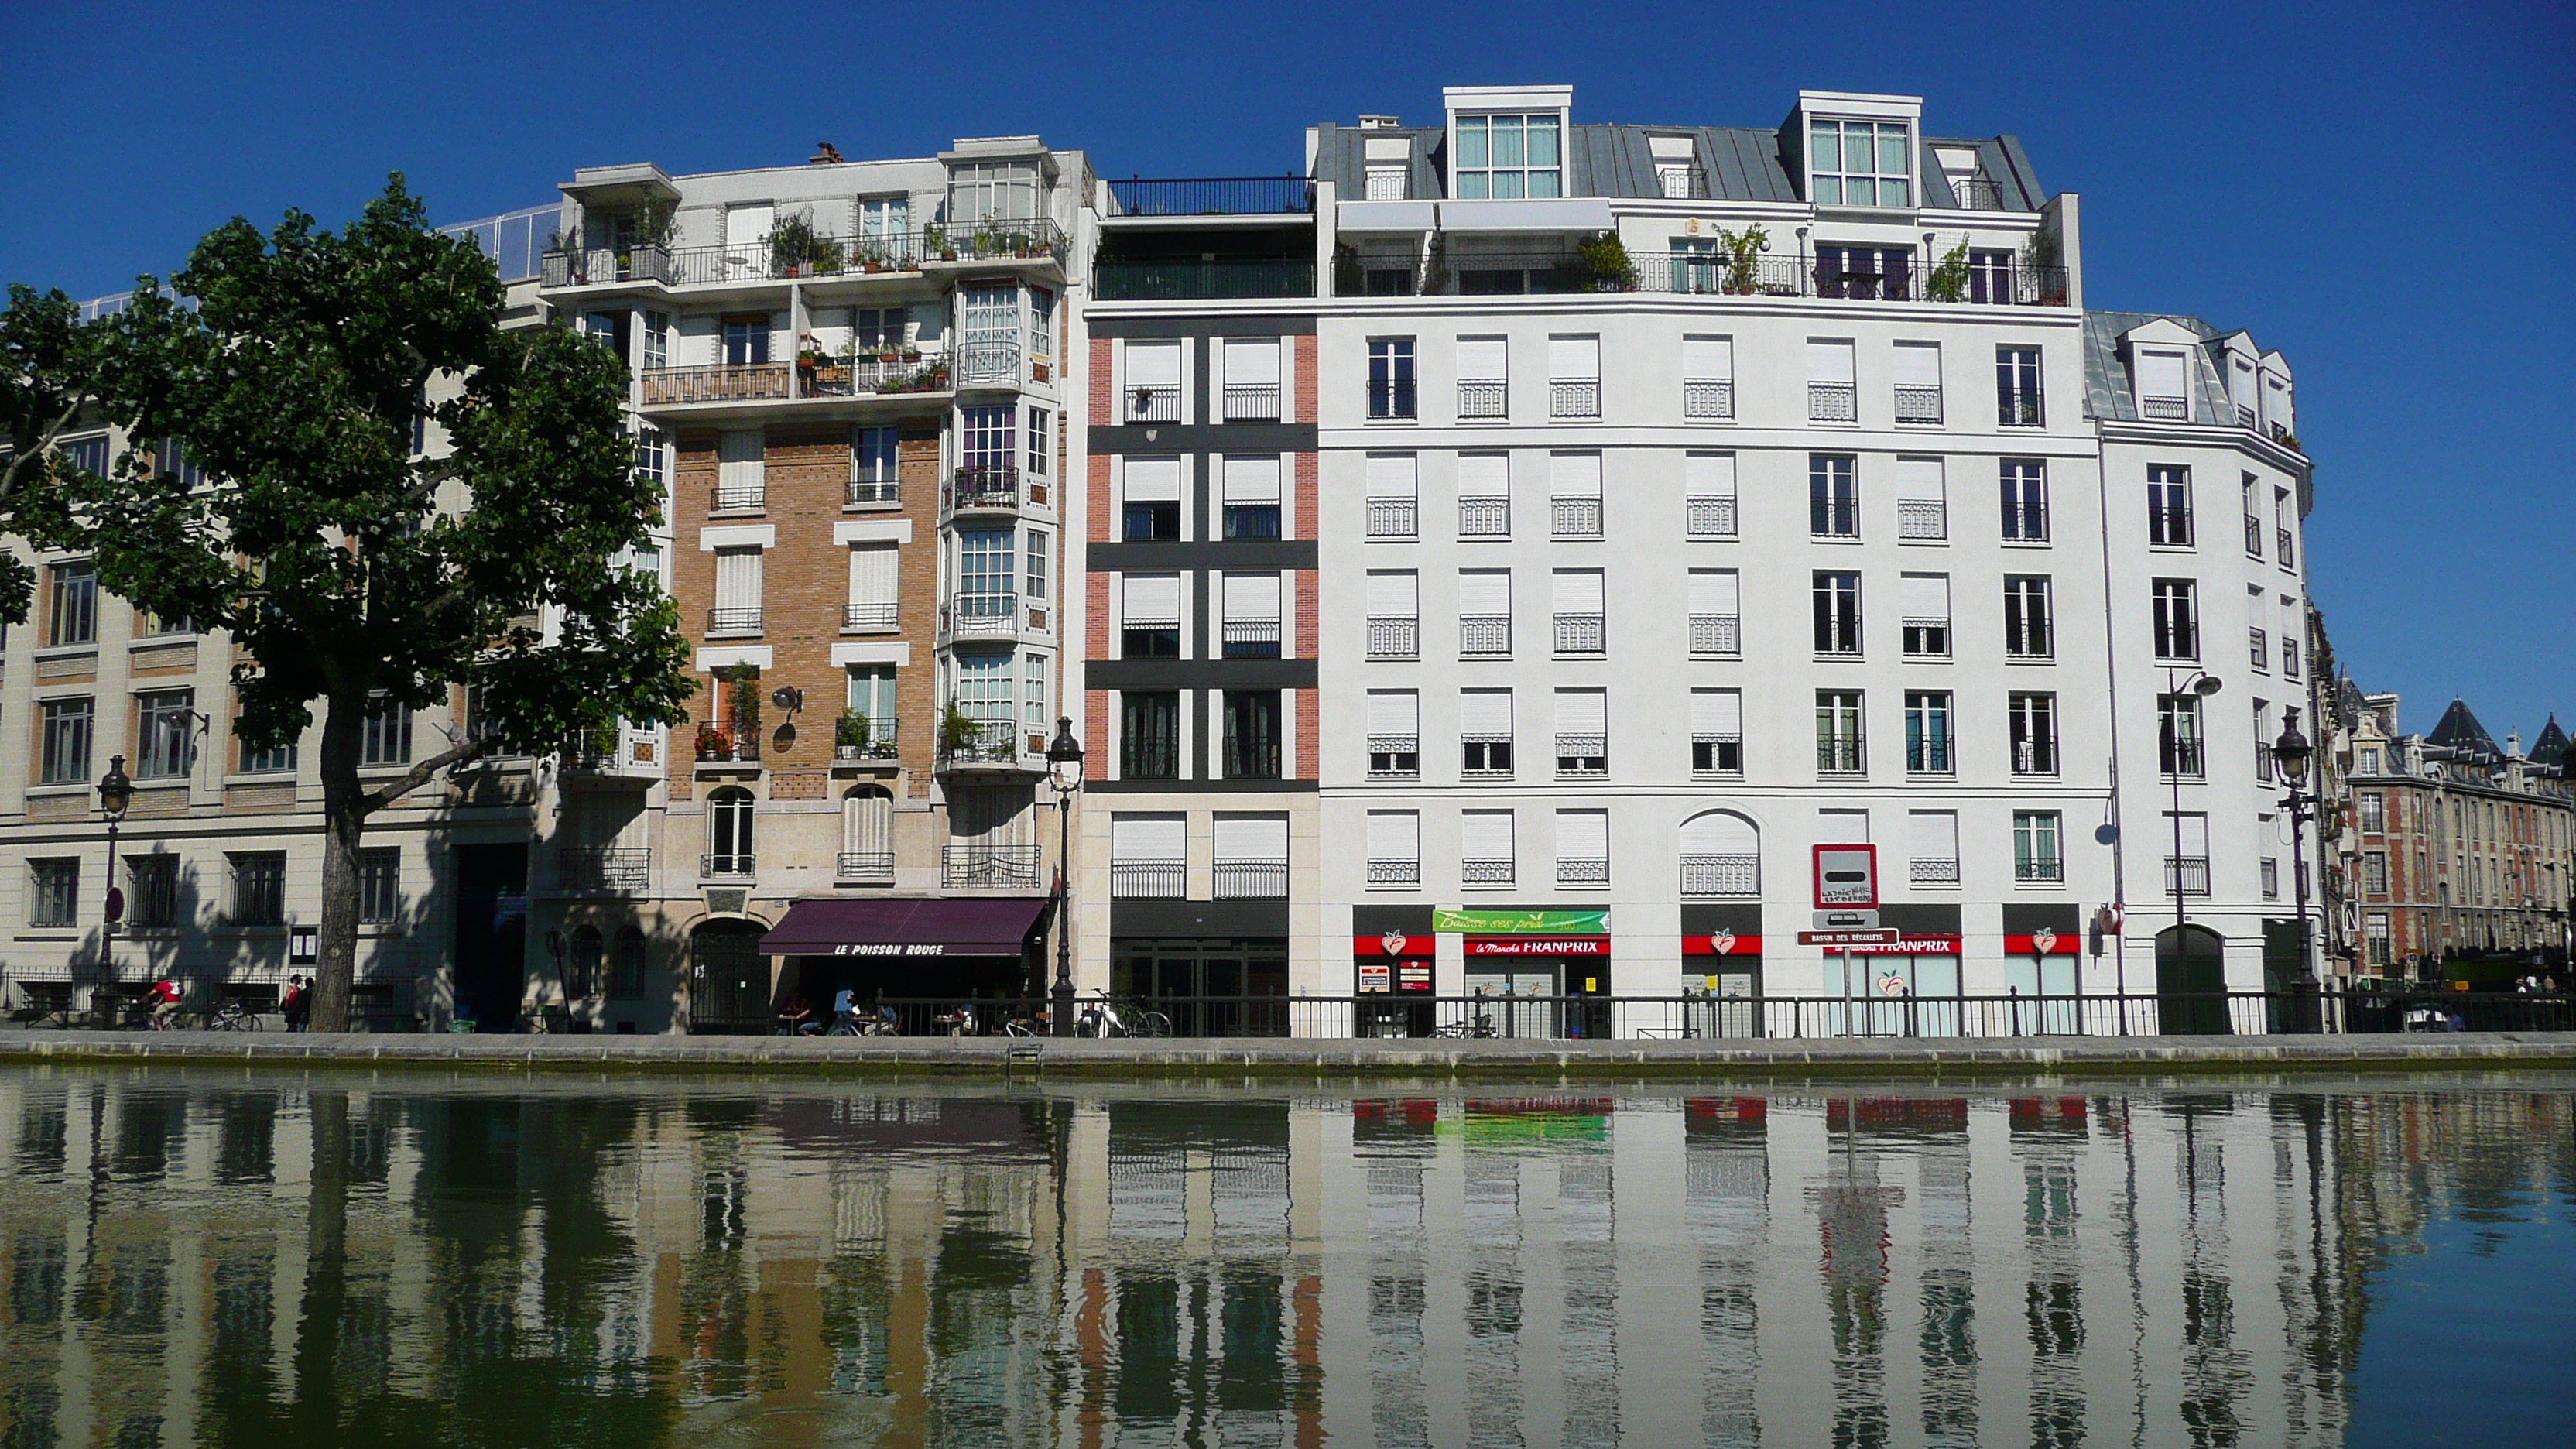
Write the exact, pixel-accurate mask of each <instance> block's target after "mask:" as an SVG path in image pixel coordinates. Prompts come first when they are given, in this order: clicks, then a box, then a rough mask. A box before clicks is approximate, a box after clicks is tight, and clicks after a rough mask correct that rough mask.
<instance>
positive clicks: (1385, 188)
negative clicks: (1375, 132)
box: [1366, 136, 1413, 201]
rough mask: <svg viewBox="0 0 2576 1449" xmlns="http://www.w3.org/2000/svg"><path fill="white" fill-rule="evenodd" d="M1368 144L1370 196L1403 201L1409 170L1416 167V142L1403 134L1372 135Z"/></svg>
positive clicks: (1378, 199)
mask: <svg viewBox="0 0 2576 1449" xmlns="http://www.w3.org/2000/svg"><path fill="white" fill-rule="evenodd" d="M1367 147H1368V157H1367V166H1368V174H1367V178H1366V180H1367V193H1366V194H1367V198H1368V199H1369V200H1371V201H1402V200H1403V199H1404V192H1405V185H1404V179H1405V173H1406V172H1407V171H1408V170H1410V169H1411V168H1412V162H1413V143H1412V142H1411V141H1410V140H1408V139H1405V138H1403V137H1385V136H1371V137H1369V138H1368V141H1367Z"/></svg>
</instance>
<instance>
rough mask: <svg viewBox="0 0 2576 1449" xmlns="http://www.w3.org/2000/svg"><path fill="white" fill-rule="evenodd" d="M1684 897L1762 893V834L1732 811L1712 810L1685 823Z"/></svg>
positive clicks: (1682, 834)
mask: <svg viewBox="0 0 2576 1449" xmlns="http://www.w3.org/2000/svg"><path fill="white" fill-rule="evenodd" d="M1680 854H1681V858H1682V894H1683V895H1686V896H1758V895H1760V894H1762V831H1761V829H1760V827H1758V826H1756V825H1755V824H1754V823H1753V822H1752V821H1750V820H1747V819H1745V818H1744V817H1743V816H1741V815H1738V814H1736V813H1735V812H1733V811H1731V810H1709V811H1704V812H1702V813H1700V814H1698V815H1694V816H1692V817H1691V818H1689V819H1688V820H1685V821H1683V822H1682V833H1681V852H1680Z"/></svg>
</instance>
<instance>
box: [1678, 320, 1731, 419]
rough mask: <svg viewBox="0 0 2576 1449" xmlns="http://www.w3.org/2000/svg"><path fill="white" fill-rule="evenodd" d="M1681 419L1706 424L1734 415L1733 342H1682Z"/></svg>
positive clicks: (1709, 339)
mask: <svg viewBox="0 0 2576 1449" xmlns="http://www.w3.org/2000/svg"><path fill="white" fill-rule="evenodd" d="M1682 416H1683V417H1685V418H1688V419H1690V420H1692V421H1694V422H1707V421H1711V420H1715V419H1720V418H1731V417H1734V416H1735V339H1734V338H1732V337H1685V338H1683V339H1682Z"/></svg>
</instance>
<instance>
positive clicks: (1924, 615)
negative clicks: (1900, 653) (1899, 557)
mask: <svg viewBox="0 0 2576 1449" xmlns="http://www.w3.org/2000/svg"><path fill="white" fill-rule="evenodd" d="M1896 583H1897V589H1896V601H1897V607H1898V608H1899V609H1900V610H1901V612H1900V613H1899V615H1898V621H1899V625H1900V627H1901V628H1902V629H1903V630H1904V633H1905V639H1904V644H1905V657H1906V658H1908V659H1947V658H1949V657H1950V576H1949V575H1948V574H1903V575H1900V576H1899V577H1898V579H1897V581H1896Z"/></svg>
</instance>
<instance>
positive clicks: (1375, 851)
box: [1367, 810, 1422, 888]
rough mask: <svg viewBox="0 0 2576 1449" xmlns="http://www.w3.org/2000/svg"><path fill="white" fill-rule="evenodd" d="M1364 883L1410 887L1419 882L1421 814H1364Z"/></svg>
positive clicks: (1409, 812) (1390, 812) (1375, 812)
mask: <svg viewBox="0 0 2576 1449" xmlns="http://www.w3.org/2000/svg"><path fill="white" fill-rule="evenodd" d="M1367 868H1368V883H1369V884H1370V885H1372V886H1379V887H1395V888H1410V887H1415V886H1419V885H1421V884H1422V817H1421V816H1420V814H1418V813H1417V812H1415V811H1411V810H1372V811H1370V812H1369V814H1368V867H1367Z"/></svg>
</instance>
